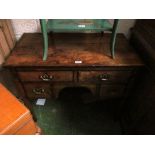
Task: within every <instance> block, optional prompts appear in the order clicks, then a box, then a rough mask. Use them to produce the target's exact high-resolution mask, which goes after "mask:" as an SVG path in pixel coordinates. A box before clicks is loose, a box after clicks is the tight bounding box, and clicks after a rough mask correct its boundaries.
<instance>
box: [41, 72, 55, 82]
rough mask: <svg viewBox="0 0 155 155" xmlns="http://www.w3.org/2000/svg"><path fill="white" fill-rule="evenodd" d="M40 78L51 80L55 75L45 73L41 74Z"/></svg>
mask: <svg viewBox="0 0 155 155" xmlns="http://www.w3.org/2000/svg"><path fill="white" fill-rule="evenodd" d="M39 78H40V79H42V80H43V81H50V80H52V78H53V76H52V75H48V74H47V73H45V74H44V75H40V77H39Z"/></svg>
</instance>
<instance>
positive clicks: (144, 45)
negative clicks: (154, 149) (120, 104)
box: [122, 19, 155, 135]
mask: <svg viewBox="0 0 155 155" xmlns="http://www.w3.org/2000/svg"><path fill="white" fill-rule="evenodd" d="M130 43H131V44H132V46H134V48H135V49H136V50H137V52H138V53H139V55H140V56H141V58H143V60H144V62H145V64H146V66H147V68H148V69H147V70H146V72H145V74H143V76H142V78H140V79H139V80H138V82H137V85H136V87H135V89H134V91H133V92H132V93H131V95H130V100H128V104H127V105H128V107H127V110H126V111H125V113H124V115H123V117H122V118H123V119H124V121H123V122H124V123H123V124H124V125H123V126H124V130H125V131H126V133H127V134H150V135H152V134H155V20H151V19H145V20H144V19H141V20H137V21H136V24H135V26H134V27H133V28H132V30H131V38H130Z"/></svg>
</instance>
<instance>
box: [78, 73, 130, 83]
mask: <svg viewBox="0 0 155 155" xmlns="http://www.w3.org/2000/svg"><path fill="white" fill-rule="evenodd" d="M130 76H131V71H81V72H79V81H80V82H97V83H98V82H101V83H107V82H113V83H126V82H127V81H128V79H129V77H130Z"/></svg>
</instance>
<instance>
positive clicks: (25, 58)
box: [4, 33, 143, 67]
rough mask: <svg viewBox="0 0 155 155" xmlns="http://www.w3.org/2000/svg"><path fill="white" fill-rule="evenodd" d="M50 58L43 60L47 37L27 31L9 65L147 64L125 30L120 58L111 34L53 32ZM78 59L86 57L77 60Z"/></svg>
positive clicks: (119, 42)
mask: <svg viewBox="0 0 155 155" xmlns="http://www.w3.org/2000/svg"><path fill="white" fill-rule="evenodd" d="M49 37H50V39H49V40H50V43H49V54H48V59H47V61H43V60H42V52H43V39H42V34H40V33H25V34H24V35H23V36H22V38H21V39H20V41H19V42H18V43H17V44H16V46H15V48H14V49H13V51H12V54H11V55H10V56H9V58H8V59H7V61H6V63H5V64H4V66H5V67H49V66H51V67H52V66H53V67H60V66H63V67H64V66H66V67H67V66H68V67H84V66H88V67H91V66H93V67H95V66H96V67H98V66H114V67H115V66H143V62H142V61H141V59H140V58H139V57H138V55H137V54H136V52H135V50H134V49H133V48H132V47H131V46H130V45H129V44H128V41H127V39H126V38H125V37H124V35H123V34H118V35H117V39H116V50H115V53H116V54H115V55H116V58H115V59H112V58H111V54H110V49H109V42H110V34H104V35H103V36H102V35H101V34H85V35H82V34H78V35H75V34H53V35H50V36H49ZM76 60H80V61H82V63H81V64H75V61H76Z"/></svg>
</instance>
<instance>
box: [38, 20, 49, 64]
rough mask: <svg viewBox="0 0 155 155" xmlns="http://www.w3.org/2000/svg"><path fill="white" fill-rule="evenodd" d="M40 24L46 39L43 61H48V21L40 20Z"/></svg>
mask: <svg viewBox="0 0 155 155" xmlns="http://www.w3.org/2000/svg"><path fill="white" fill-rule="evenodd" d="M40 24H41V30H42V34H43V39H44V50H43V61H46V59H47V55H48V34H47V25H46V20H45V19H40Z"/></svg>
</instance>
